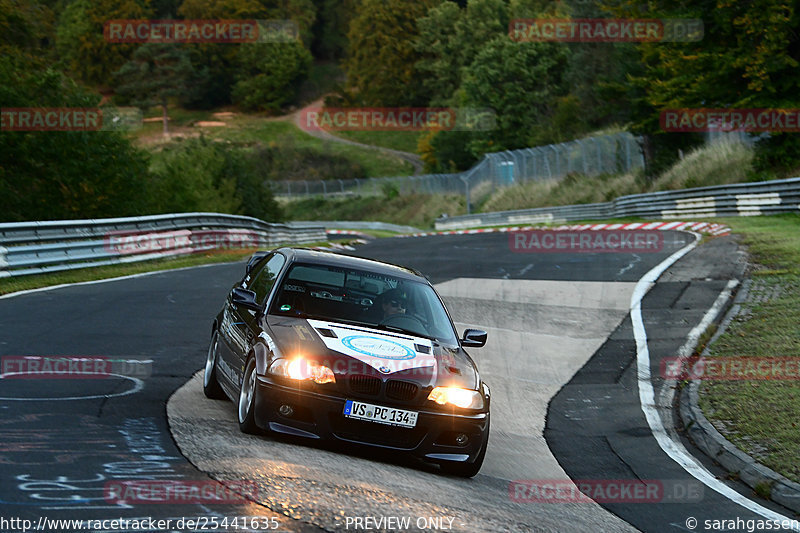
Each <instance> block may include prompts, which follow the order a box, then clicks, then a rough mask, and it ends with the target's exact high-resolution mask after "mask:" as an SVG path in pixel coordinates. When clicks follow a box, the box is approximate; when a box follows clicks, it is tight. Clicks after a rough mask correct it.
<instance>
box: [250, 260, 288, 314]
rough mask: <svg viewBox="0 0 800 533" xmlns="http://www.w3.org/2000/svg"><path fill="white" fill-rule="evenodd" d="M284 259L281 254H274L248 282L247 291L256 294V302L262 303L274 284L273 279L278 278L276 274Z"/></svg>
mask: <svg viewBox="0 0 800 533" xmlns="http://www.w3.org/2000/svg"><path fill="white" fill-rule="evenodd" d="M285 262H286V258H285V257H283V256H282V255H281V254H275V255H273V256H272V257H269V258H267V260H266V263H264V266H263V267H262V268H261V269H260V270H259V271H258V272H257V273H256V274H255V277H254V278H253V279H252V281H250V284H249V285H248V287H247V288H248V289H250V290H251V291H253V292H255V293H256V301H257V302H258V303H264V300H266V298H267V295H268V294H269V291H270V290H272V286H273V285H274V284H275V279H276V278H277V277H278V272H280V271H281V268H282V267H283V264H284V263H285Z"/></svg>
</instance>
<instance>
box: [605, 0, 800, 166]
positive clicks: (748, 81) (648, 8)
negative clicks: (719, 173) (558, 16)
mask: <svg viewBox="0 0 800 533" xmlns="http://www.w3.org/2000/svg"><path fill="white" fill-rule="evenodd" d="M607 3H608V7H607V10H608V11H609V12H611V13H613V14H615V15H617V16H636V17H642V18H698V19H701V20H702V21H703V23H704V36H703V38H702V39H701V40H698V41H694V42H685V43H680V42H677V43H676V42H659V43H642V44H640V45H639V46H638V50H639V52H640V54H641V62H642V64H643V72H642V73H641V74H638V75H632V76H631V77H630V83H629V84H628V86H629V87H630V95H631V98H630V100H631V101H632V102H633V108H634V118H635V123H634V129H635V131H637V132H640V133H642V134H644V135H645V136H646V150H645V157H646V159H647V161H648V165H649V174H650V175H651V176H653V175H655V174H657V172H658V171H659V170H660V169H662V168H664V167H665V166H666V165H668V164H670V163H671V162H672V161H674V159H675V158H676V157H677V155H676V154H677V150H675V148H676V147H682V146H683V145H685V144H687V143H690V142H692V141H693V140H696V139H697V138H698V136H697V135H687V134H680V133H679V134H673V133H665V132H663V131H662V130H661V128H660V124H659V113H660V111H661V110H662V109H668V108H686V107H690V108H694V107H706V108H726V107H732V108H733V107H745V108H761V107H763V108H769V107H791V106H793V105H794V103H796V101H797V94H798V93H800V77H798V76H797V68H798V65H800V14H799V13H798V12H797V10H796V7H795V6H796V2H794V1H792V0H762V1H759V2H736V1H734V0H700V1H697V2H691V3H686V2H682V1H679V0H658V1H655V2H650V3H648V4H642V3H641V2H638V1H636V0H623V1H620V0H613V2H612V1H611V0H608V2H607ZM778 137H779V138H780V141H776V142H774V143H765V144H764V145H762V148H765V149H778V150H780V151H782V152H784V153H785V154H791V153H798V152H800V150H799V148H800V139H798V138H797V136H796V135H782V136H778ZM694 142H696V141H694ZM792 145H794V146H792ZM756 159H757V160H759V157H758V155H757V158H756ZM763 160H764V161H770V160H782V161H784V163H785V162H786V158H785V157H778V158H769V157H767V158H763ZM798 163H800V162H798Z"/></svg>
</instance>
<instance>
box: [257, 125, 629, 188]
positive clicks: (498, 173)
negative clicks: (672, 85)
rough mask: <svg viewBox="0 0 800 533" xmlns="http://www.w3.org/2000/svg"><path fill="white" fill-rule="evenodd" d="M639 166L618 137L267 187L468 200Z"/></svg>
mask: <svg viewBox="0 0 800 533" xmlns="http://www.w3.org/2000/svg"><path fill="white" fill-rule="evenodd" d="M642 167H644V157H643V156H642V151H641V148H640V145H639V139H638V138H637V137H634V136H633V135H631V134H630V133H627V132H622V133H615V134H609V135H600V136H596V137H587V138H585V139H580V140H576V141H571V142H567V143H561V144H550V145H547V146H537V147H534V148H524V149H522V150H509V151H505V152H495V153H491V154H486V155H485V156H484V158H483V159H482V160H481V161H480V162H479V163H478V164H476V165H475V166H474V167H472V168H471V169H469V170H467V171H465V172H460V173H456V174H426V175H421V176H399V177H391V178H369V179H351V180H345V179H333V180H293V181H275V182H272V184H273V190H274V192H275V194H276V195H278V196H290V197H293V196H315V195H322V196H335V195H348V194H358V195H369V194H383V193H387V192H390V191H397V192H398V193H399V194H409V193H455V194H465V193H466V195H467V197H468V198H469V195H470V194H471V192H472V191H474V189H476V188H477V187H481V189H482V190H483V189H488V190H491V189H493V188H494V187H503V186H509V185H514V184H516V183H522V182H526V181H534V180H554V179H560V178H563V177H564V176H566V175H567V174H570V173H578V174H583V175H586V176H596V175H598V174H614V173H623V172H630V171H632V170H635V169H638V168H642Z"/></svg>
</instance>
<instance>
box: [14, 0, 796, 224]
mask: <svg viewBox="0 0 800 533" xmlns="http://www.w3.org/2000/svg"><path fill="white" fill-rule="evenodd" d="M565 17H572V18H606V17H619V18H637V19H671V18H682V19H700V20H702V21H703V26H704V36H703V38H702V39H700V40H697V41H692V42H642V43H634V42H617V43H607V42H574V43H566V42H518V41H515V40H514V39H512V38H511V37H510V36H509V23H510V22H511V21H512V20H515V19H522V18H565ZM799 17H800V15H799V14H798V13H797V9H796V5H795V2H793V1H791V0H761V1H760V2H731V1H730V0H698V1H696V2H684V1H682V0H652V1H649V2H641V1H639V0H596V1H592V0H563V1H559V2H553V1H551V0H460V1H456V2H454V1H450V0H444V1H443V0H392V1H388V0H38V1H36V0H0V105H2V106H3V107H33V106H38V107H41V106H53V107H58V106H62V107H63V106H83V107H90V106H97V105H98V104H99V103H100V102H101V98H102V97H101V95H105V96H106V97H109V96H110V97H111V98H112V102H113V103H115V104H119V105H126V104H132V105H138V106H140V107H150V106H165V105H166V103H167V102H169V103H174V102H177V103H178V104H179V105H180V106H182V107H184V108H188V109H213V108H217V107H219V106H224V105H235V106H238V107H239V108H240V109H242V110H245V111H257V112H265V113H268V114H269V113H279V112H282V111H285V110H286V109H287V107H288V106H290V105H297V104H299V103H301V102H300V101H299V94H298V90H299V87H300V86H301V83H302V82H303V81H304V80H305V79H306V78H307V77H308V75H309V71H310V69H311V68H312V65H313V64H314V62H323V61H324V62H335V63H337V64H339V65H340V66H341V70H342V72H343V80H342V81H341V83H339V84H338V85H336V86H335V90H334V94H333V95H331V96H329V98H328V100H327V101H328V103H329V104H330V105H336V106H386V107H424V106H431V107H441V106H449V107H457V108H491V109H493V110H494V111H495V113H496V117H497V121H496V127H495V128H494V129H491V130H488V131H431V132H427V133H424V134H422V135H421V136H420V139H419V144H418V151H419V153H420V155H421V156H422V157H423V160H424V161H425V162H426V166H427V169H428V170H429V171H432V172H450V171H456V170H464V169H466V168H469V167H470V166H471V165H473V164H474V163H475V162H476V161H477V160H479V159H480V158H481V157H482V156H483V154H485V153H487V152H494V151H499V150H508V149H515V148H523V147H528V146H534V145H540V144H547V143H553V142H562V141H566V140H570V139H573V138H576V137H580V136H582V135H586V134H587V133H589V132H593V131H598V130H602V129H605V128H626V129H629V130H631V131H633V132H634V133H637V134H641V135H643V136H644V138H645V143H644V146H643V149H644V152H645V155H646V158H647V164H648V173H649V174H650V175H656V174H657V173H658V172H660V171H662V170H663V169H664V168H667V167H668V166H669V165H670V164H672V163H673V162H674V161H675V159H676V158H677V157H678V154H679V153H680V152H681V151H685V150H687V149H689V148H691V147H693V146H695V145H697V144H699V143H701V142H702V141H703V136H702V135H701V134H692V133H670V132H665V131H662V129H661V126H660V124H659V113H660V112H661V110H663V109H665V108H697V107H706V108H734V107H746V108H786V107H792V106H796V103H797V101H798V98H797V96H796V95H797V94H800V92H799V91H798V83H800V75H798V61H800V18H799ZM131 19H161V20H163V19H187V20H191V19H219V20H226V19H258V20H275V19H277V20H291V21H292V22H293V23H294V24H296V27H297V29H298V38H297V39H296V40H292V41H290V42H281V43H269V44H268V45H265V44H264V43H251V44H228V43H202V44H180V45H158V44H147V43H144V44H142V43H114V44H110V43H109V42H108V41H107V39H106V38H105V36H104V34H103V26H104V23H106V22H108V21H109V20H131ZM798 161H800V141H798V139H797V135H796V134H791V133H778V132H776V133H773V134H771V135H769V136H765V138H764V139H762V140H761V141H759V143H758V145H757V151H756V159H755V168H754V177H774V176H780V175H785V174H786V173H789V172H792V171H794V170H796V169H797V168H798V166H800V163H798ZM276 165H277V163H276V153H275V152H272V153H267V152H265V151H264V150H253V149H245V148H238V147H230V146H223V145H219V144H217V143H212V142H210V141H204V140H198V141H191V142H187V143H185V144H184V145H183V146H182V147H181V149H180V150H176V151H175V153H174V154H172V153H171V154H165V155H164V156H163V157H159V158H158V159H157V160H155V161H154V160H153V159H152V155H151V154H149V153H147V152H146V151H144V150H142V149H140V148H137V147H135V146H134V145H133V144H132V143H131V141H130V139H129V138H128V137H127V136H126V135H125V134H124V133H120V132H113V131H104V132H70V133H60V132H59V133H56V132H25V133H21V132H4V131H0V218H2V219H3V220H24V219H52V218H75V217H85V216H106V215H125V214H144V213H152V212H163V211H164V210H190V209H195V208H203V209H212V208H213V209H216V210H223V211H228V212H241V213H244V214H250V215H253V216H259V217H261V218H266V219H272V220H274V219H276V218H278V217H280V213H279V210H278V209H277V206H276V205H275V204H274V201H273V200H272V198H271V194H270V193H269V190H268V189H267V188H266V186H265V185H264V184H263V183H262V182H261V181H259V180H262V181H263V179H264V177H265V176H269V175H270V169H274V168H275V166H276ZM265 168H266V170H265ZM331 168H339V169H345V170H344V171H346V165H341V164H340V162H339V163H335V162H334V163H331ZM342 177H349V176H342Z"/></svg>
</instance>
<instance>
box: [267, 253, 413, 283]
mask: <svg viewBox="0 0 800 533" xmlns="http://www.w3.org/2000/svg"><path fill="white" fill-rule="evenodd" d="M275 251H276V252H281V253H282V254H284V255H285V256H286V257H287V259H288V260H289V262H294V263H311V264H320V265H330V266H337V267H341V268H353V269H359V270H368V271H371V272H375V273H378V274H384V275H388V276H395V277H398V278H404V279H410V280H415V281H421V282H423V283H429V282H428V280H427V279H426V278H425V276H423V275H422V273H420V272H418V271H417V270H414V269H413V268H409V267H404V266H400V265H395V264H392V263H386V262H384V261H378V260H375V259H366V258H363V257H355V256H352V255H345V254H341V253H338V252H333V251H328V250H316V249H312V248H298V247H284V248H278V249H277V250H275Z"/></svg>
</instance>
